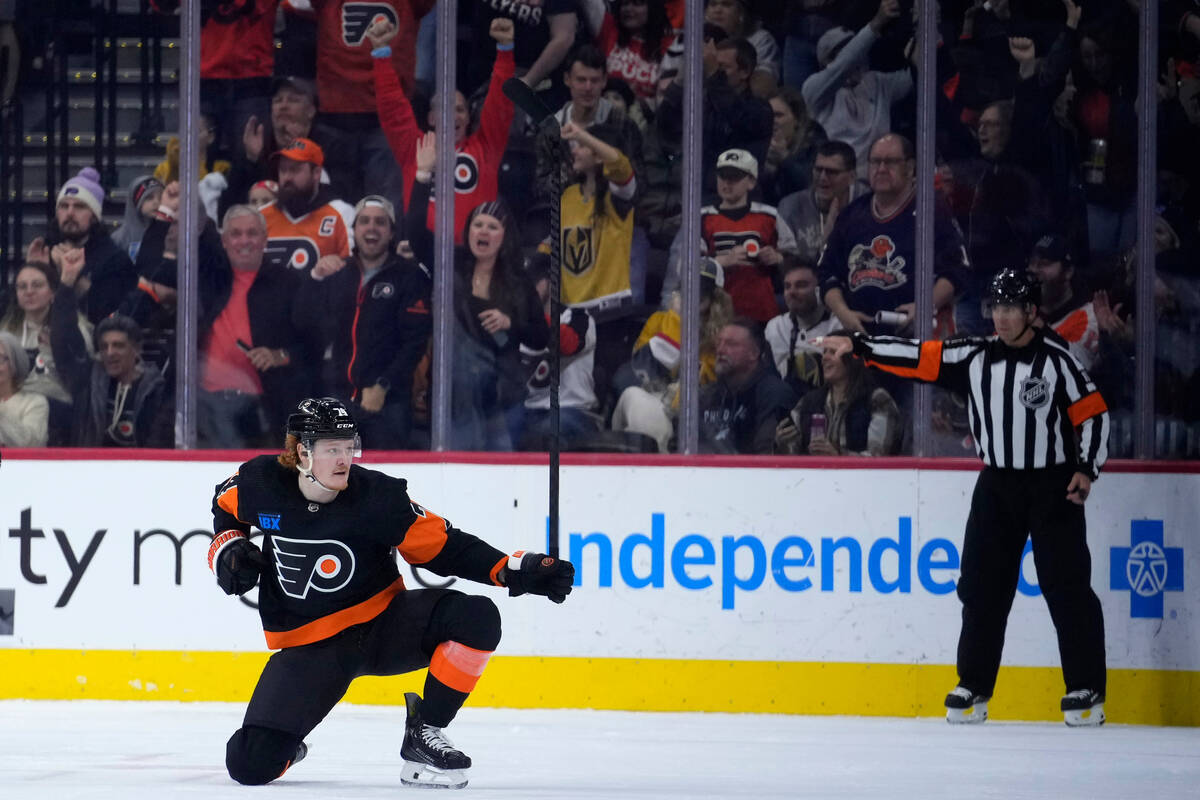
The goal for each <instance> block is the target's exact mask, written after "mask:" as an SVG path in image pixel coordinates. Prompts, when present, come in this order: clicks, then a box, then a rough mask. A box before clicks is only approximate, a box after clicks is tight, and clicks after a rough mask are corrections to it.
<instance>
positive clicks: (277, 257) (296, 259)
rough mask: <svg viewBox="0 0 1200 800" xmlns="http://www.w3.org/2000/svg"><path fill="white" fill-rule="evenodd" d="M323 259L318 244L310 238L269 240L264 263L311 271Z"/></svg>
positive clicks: (298, 237)
mask: <svg viewBox="0 0 1200 800" xmlns="http://www.w3.org/2000/svg"><path fill="white" fill-rule="evenodd" d="M320 257H321V251H320V249H319V248H318V247H317V243H316V242H314V241H313V240H312V239H309V238H308V237H300V236H295V237H280V238H278V239H268V240H267V249H266V251H265V252H264V254H263V261H264V262H266V263H268V264H270V265H271V266H277V267H291V268H292V269H311V268H312V266H313V265H314V264H316V263H317V259H319V258H320Z"/></svg>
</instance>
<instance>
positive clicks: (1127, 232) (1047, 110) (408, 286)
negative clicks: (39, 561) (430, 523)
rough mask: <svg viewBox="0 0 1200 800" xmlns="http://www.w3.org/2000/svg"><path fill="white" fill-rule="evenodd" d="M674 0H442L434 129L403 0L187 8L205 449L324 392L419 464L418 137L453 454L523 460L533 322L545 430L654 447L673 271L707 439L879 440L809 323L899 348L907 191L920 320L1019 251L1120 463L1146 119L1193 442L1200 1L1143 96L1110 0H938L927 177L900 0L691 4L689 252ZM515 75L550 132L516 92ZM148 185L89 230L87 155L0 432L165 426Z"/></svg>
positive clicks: (895, 401)
mask: <svg viewBox="0 0 1200 800" xmlns="http://www.w3.org/2000/svg"><path fill="white" fill-rule="evenodd" d="M684 5H685V4H684V3H683V2H682V0H460V2H459V4H458V8H459V19H458V26H457V31H456V39H457V41H458V52H457V57H458V67H459V68H458V71H457V73H458V91H457V92H456V93H455V97H454V98H453V100H452V102H453V105H454V120H455V123H454V130H453V132H452V133H451V132H449V131H436V132H435V131H434V123H435V122H436V121H437V113H436V108H437V107H438V98H437V97H436V96H431V94H430V86H431V82H430V80H429V75H428V73H427V70H426V71H425V74H423V75H422V74H421V73H422V67H421V66H420V65H421V64H428V63H430V62H431V59H432V51H431V50H430V48H431V47H432V46H433V43H434V42H435V41H436V40H435V38H434V37H431V36H429V35H428V33H429V26H431V25H432V24H433V23H434V15H432V14H431V13H430V12H431V11H432V10H433V2H432V0H380V2H376V3H371V4H367V5H363V4H352V3H344V2H337V1H336V0H288V1H287V2H285V3H279V2H277V0H240V1H239V2H231V3H225V4H222V5H221V6H220V7H219V8H220V11H219V12H217V11H214V12H213V13H211V14H210V13H208V11H207V9H208V8H209V6H208V5H207V4H206V5H205V9H206V12H205V16H204V24H203V38H202V71H201V79H202V81H201V104H202V107H203V111H204V114H203V116H202V117H201V119H200V120H199V124H200V125H201V128H202V130H201V136H200V139H201V142H202V145H203V147H202V152H200V153H198V154H197V157H198V158H199V159H200V167H201V176H202V196H203V197H204V199H205V211H206V213H205V214H204V215H203V218H202V220H201V226H202V233H201V236H200V255H199V263H198V264H197V265H196V270H197V274H198V275H199V284H200V317H201V321H202V324H201V331H200V338H199V340H198V341H197V343H196V344H197V347H198V351H199V354H200V375H201V379H200V380H201V384H200V387H199V388H200V393H199V401H200V402H199V415H200V416H199V433H200V441H201V444H202V445H204V446H211V447H245V446H255V445H258V444H262V443H264V442H266V441H269V440H271V439H273V437H274V436H275V434H277V432H278V430H279V429H280V423H281V420H282V414H283V413H284V411H285V410H286V409H287V408H288V407H290V406H291V405H293V404H294V403H295V401H296V400H297V399H299V398H301V397H304V396H308V395H312V394H329V395H333V396H337V397H339V398H342V399H344V400H346V401H347V402H350V403H353V404H354V407H355V410H356V415H358V416H359V422H360V426H361V429H362V431H363V435H364V439H365V440H366V444H367V445H368V446H370V447H375V448H380V447H383V448H420V447H425V446H428V427H429V416H428V415H429V406H430V399H429V387H430V353H431V348H430V336H431V330H432V325H431V322H432V315H433V314H434V313H436V310H435V309H433V307H432V306H433V304H432V299H431V287H432V278H431V276H432V270H433V267H434V256H433V238H432V230H433V227H434V220H435V214H434V205H435V198H434V197H433V177H434V171H435V169H436V163H437V159H436V147H437V143H438V142H441V143H443V144H445V145H446V146H449V145H450V144H451V143H452V144H453V147H454V151H455V158H454V175H453V185H454V191H455V215H454V237H455V242H456V245H457V248H458V249H457V253H456V256H455V260H454V263H453V264H447V265H445V266H446V268H447V269H452V270H453V274H454V303H453V307H452V308H449V309H446V310H445V311H446V313H449V314H452V315H453V319H454V328H455V337H454V341H455V351H454V354H453V363H452V381H451V390H452V393H453V396H452V399H451V407H452V420H451V426H450V427H451V431H452V437H451V438H452V441H451V446H452V447H455V448H461V449H491V450H509V449H517V448H539V447H544V446H545V441H546V434H547V433H548V431H547V428H546V422H547V420H546V417H547V414H546V410H547V409H548V405H549V403H548V399H547V384H548V380H547V375H548V370H549V360H548V358H547V353H546V347H547V342H548V338H549V331H550V325H551V324H558V325H559V326H560V328H559V331H560V346H561V349H562V362H563V367H562V370H563V371H562V376H561V381H562V393H563V394H562V398H563V400H562V405H563V419H564V435H565V441H566V443H567V446H568V447H576V448H581V449H589V448H595V449H605V448H619V449H635V450H642V451H647V452H649V451H669V450H670V449H672V448H673V447H674V442H675V440H676V437H677V435H678V422H677V420H678V410H679V386H678V380H679V373H680V369H679V367H680V364H679V361H680V345H679V342H680V339H681V329H682V320H681V317H680V315H681V313H682V303H681V301H680V294H679V289H680V285H681V279H682V274H683V271H684V270H697V271H698V272H699V275H700V283H701V289H702V300H701V308H700V314H701V319H700V328H701V352H700V359H701V367H700V380H701V401H700V402H701V415H702V417H701V447H702V450H704V451H708V452H720V453H788V454H794V453H807V454H818V455H835V454H842V453H857V454H869V455H886V454H892V453H899V452H905V451H906V449H907V448H908V447H909V446H910V443H911V436H910V434H911V411H912V398H911V394H910V390H908V389H907V388H906V385H905V384H902V383H890V382H887V381H886V380H885V381H883V382H881V381H880V379H877V378H876V377H873V376H872V375H871V374H870V373H868V372H866V371H864V370H863V369H862V368H861V364H858V363H857V362H854V361H853V360H848V359H843V358H840V357H837V356H834V355H832V354H830V353H826V352H822V351H821V349H820V348H819V347H818V346H817V344H815V343H814V340H815V339H817V338H818V337H820V336H821V335H824V334H827V333H830V332H832V331H834V330H835V329H838V330H844V331H867V332H871V333H896V334H898V335H906V334H911V333H912V332H913V331H914V324H913V318H914V315H915V311H916V305H917V299H918V298H917V297H916V294H915V291H914V282H915V263H916V259H917V245H916V236H915V220H916V185H917V181H918V180H920V179H921V176H922V175H925V176H931V179H932V180H933V181H934V185H935V188H936V191H935V208H934V209H933V227H934V240H935V243H934V251H935V252H934V263H933V265H932V266H933V273H934V276H935V279H934V285H933V291H932V295H931V296H930V297H928V298H924V299H923V300H924V303H925V305H926V306H927V307H931V308H932V309H933V311H934V314H935V334H936V335H937V336H939V337H950V336H957V335H988V334H990V333H991V332H992V331H991V328H990V320H986V319H984V318H983V317H982V315H981V313H980V300H981V296H980V295H981V290H982V288H983V287H985V286H986V285H987V283H988V281H989V280H990V278H991V276H992V275H993V274H994V273H995V272H996V271H997V270H999V269H1001V268H1003V267H1012V266H1018V267H1026V268H1028V269H1029V270H1030V271H1031V272H1032V273H1033V274H1034V275H1036V276H1037V278H1038V280H1039V281H1040V283H1041V284H1042V296H1043V302H1042V313H1041V324H1044V325H1046V326H1048V327H1051V328H1053V329H1054V330H1055V331H1056V332H1057V333H1058V335H1059V336H1061V337H1062V338H1064V339H1065V340H1066V341H1067V342H1068V343H1069V344H1070V346H1071V348H1072V350H1073V352H1074V353H1075V354H1076V356H1077V357H1078V358H1079V359H1080V360H1081V362H1082V363H1084V364H1085V366H1087V368H1088V369H1089V370H1090V371H1091V372H1092V375H1093V377H1094V378H1095V379H1096V380H1097V382H1098V383H1099V384H1100V388H1101V390H1102V392H1103V393H1104V395H1105V397H1106V399H1107V401H1108V404H1109V406H1110V409H1112V410H1113V412H1114V415H1113V418H1114V441H1113V443H1112V449H1113V452H1114V453H1116V454H1118V455H1129V454H1130V453H1131V443H1132V433H1131V431H1132V420H1131V417H1132V408H1133V398H1132V386H1133V384H1134V381H1133V377H1132V376H1133V366H1132V365H1133V355H1134V337H1133V330H1134V320H1133V318H1132V309H1134V307H1135V303H1134V294H1133V290H1134V283H1133V274H1134V269H1135V266H1134V261H1135V260H1134V257H1133V253H1134V245H1135V241H1134V239H1135V237H1134V232H1135V222H1136V216H1135V199H1136V177H1137V176H1136V164H1137V152H1136V142H1137V139H1136V131H1137V119H1138V114H1139V113H1149V112H1148V111H1147V109H1148V108H1156V109H1157V114H1158V119H1159V132H1160V141H1159V150H1158V167H1159V174H1158V198H1157V214H1158V216H1157V218H1156V236H1155V250H1156V252H1157V258H1156V261H1155V272H1156V283H1155V297H1154V303H1155V310H1156V325H1157V331H1158V359H1157V362H1156V381H1157V408H1156V409H1155V411H1156V413H1157V415H1158V418H1159V430H1158V435H1159V439H1160V441H1159V447H1160V452H1161V453H1163V454H1164V455H1176V456H1178V455H1185V456H1200V407H1198V405H1197V403H1196V402H1195V401H1194V400H1193V399H1192V398H1194V397H1198V396H1200V393H1197V392H1194V391H1192V389H1193V388H1194V386H1195V385H1196V384H1197V383H1198V382H1200V336H1198V335H1197V334H1198V333H1200V330H1198V328H1200V322H1197V321H1196V320H1200V314H1197V313H1195V312H1196V311H1197V310H1198V309H1197V306H1200V284H1198V283H1197V273H1196V268H1195V266H1194V264H1195V258H1194V256H1195V254H1196V252H1197V249H1198V248H1200V227H1198V225H1197V220H1198V219H1200V171H1198V170H1200V167H1198V166H1197V164H1198V163H1200V162H1197V160H1196V159H1195V158H1194V157H1193V151H1194V139H1195V134H1196V130H1195V129H1196V128H1197V127H1198V126H1200V111H1197V108H1198V107H1200V105H1198V103H1197V98H1198V97H1200V3H1197V2H1196V1H1195V0H1165V1H1164V2H1163V3H1162V6H1161V10H1160V13H1161V17H1162V19H1161V30H1160V32H1159V33H1160V49H1161V52H1160V65H1159V70H1160V72H1159V77H1160V85H1159V91H1158V93H1157V96H1156V97H1151V98H1139V97H1138V96H1137V80H1136V79H1137V62H1136V47H1135V46H1134V43H1135V42H1136V37H1133V36H1132V35H1131V33H1130V32H1132V31H1135V30H1136V29H1137V25H1138V16H1137V15H1138V0H1078V2H1076V0H1054V1H1053V2H1033V1H1032V0H1025V1H1024V2H1021V1H1020V0H988V2H981V1H980V0H944V1H943V2H941V3H940V4H939V10H940V15H939V17H938V19H937V20H936V21H935V26H936V35H935V36H933V37H932V38H933V39H934V40H936V43H937V53H936V58H935V61H936V69H937V75H936V80H935V83H936V87H937V89H936V94H935V96H936V103H937V125H936V128H937V138H936V142H935V151H936V163H935V164H931V165H918V163H917V160H916V157H915V148H914V144H913V142H914V139H915V135H916V91H915V87H916V85H917V82H918V81H917V78H918V75H917V72H916V65H917V64H918V63H919V62H920V53H918V52H917V49H916V46H915V42H916V26H917V25H918V24H924V21H922V20H917V18H916V14H915V11H914V9H913V6H914V3H913V2H912V1H911V0H791V2H777V1H775V0H706V2H704V3H703V9H704V15H705V18H704V46H703V53H702V54H700V57H701V59H702V64H703V66H702V71H703V82H704V85H703V147H702V152H701V153H700V154H698V155H699V157H700V159H701V167H702V175H703V180H702V191H703V198H702V210H701V212H700V214H701V217H700V220H698V223H699V228H698V230H699V231H700V241H697V242H688V241H684V240H683V237H682V220H681V216H680V215H681V201H680V196H679V195H680V191H681V169H682V161H683V154H682V153H681V147H682V139H683V125H684V115H683V96H684V78H683V70H682V69H681V67H682V64H683V59H684V58H685V56H686V54H685V53H684V52H683V37H682V30H681V28H682V24H683V13H684ZM368 6H369V7H368ZM156 7H157V8H158V10H159V11H160V12H162V13H171V12H172V11H173V10H174V9H173V8H172V7H171V6H170V4H169V3H165V2H159V3H157V4H156ZM364 9H366V10H364ZM933 22H934V21H931V23H933ZM422 29H424V30H425V32H426V35H421V31H422ZM276 39H278V40H279V41H280V43H281V47H280V48H277V47H276V46H275V40H276ZM277 53H278V58H276V54H277ZM513 76H516V77H518V78H520V79H521V80H523V81H525V82H526V84H528V85H529V87H530V88H531V89H533V90H534V91H535V92H536V94H537V95H538V96H539V98H540V99H541V100H542V101H543V102H544V103H545V105H546V106H547V107H548V108H550V109H551V110H552V111H553V118H554V120H555V121H556V122H557V123H558V124H557V126H550V125H545V124H542V125H540V126H539V125H537V124H535V122H534V121H532V120H530V119H529V118H528V117H526V115H525V114H524V113H523V112H522V111H520V110H519V109H515V108H514V107H513V104H512V102H511V101H510V100H509V99H508V98H507V97H506V96H505V94H504V92H503V91H502V86H503V83H504V81H505V80H506V79H508V78H510V77H513ZM448 101H449V99H448ZM178 165H179V151H178V144H177V142H176V143H174V144H172V145H171V146H169V147H168V151H167V158H166V160H165V161H164V162H163V163H162V164H161V165H160V167H159V169H158V170H156V171H155V173H154V174H153V175H146V176H142V177H139V178H137V179H136V180H135V181H134V182H133V183H132V185H131V186H130V187H129V193H128V200H127V211H126V214H125V218H124V220H123V223H122V225H121V227H120V228H119V229H118V230H117V231H116V233H115V234H113V235H111V236H110V234H109V233H108V230H109V229H108V228H107V227H106V226H105V225H104V224H103V223H102V220H101V206H102V204H103V199H104V189H103V188H102V187H101V186H100V185H99V183H98V176H97V175H96V174H95V172H94V171H93V170H90V169H88V170H84V171H83V172H81V173H80V174H79V175H77V176H75V177H73V178H72V179H71V180H69V181H67V182H66V184H64V185H63V186H62V187H61V190H60V191H59V193H58V206H57V212H56V217H55V219H54V220H52V221H51V224H50V227H49V230H48V231H47V233H46V236H45V237H44V238H40V239H39V240H38V241H36V242H35V243H34V244H33V245H32V246H31V247H30V249H29V252H28V254H27V257H26V258H25V260H24V262H23V264H22V265H21V268H20V269H19V270H18V271H17V272H16V273H15V283H14V285H13V287H12V291H11V292H10V299H9V301H8V305H7V308H6V309H5V311H4V313H3V318H2V319H0V330H2V331H4V332H6V333H5V334H3V335H0V443H5V444H13V443H18V442H24V443H41V442H45V441H49V443H51V444H80V445H84V444H88V445H97V444H99V445H128V444H147V443H159V442H164V441H165V440H166V439H169V438H170V434H169V430H168V429H169V425H164V424H163V417H164V415H167V416H169V412H170V409H171V408H172V406H173V400H172V392H173V368H172V364H171V363H170V361H171V358H170V354H171V353H172V352H173V348H172V346H171V341H172V338H171V337H172V336H173V327H174V326H173V314H174V304H175V287H176V285H177V275H176V264H177V258H176V252H175V251H176V239H177V235H178V234H177V229H178V221H177V217H178V198H179V187H178V184H177V183H176V182H175V181H176V180H177V178H178ZM918 167H919V168H918ZM556 172H559V173H561V175H560V176H556V175H555V173H556ZM555 177H561V178H562V180H561V182H558V181H555V180H554V179H555ZM556 185H557V186H561V187H563V190H562V195H561V196H560V197H554V196H552V194H553V191H554V189H553V187H555V186H556ZM559 201H561V204H562V215H561V220H562V221H561V227H560V230H558V231H553V230H550V204H551V203H554V202H559ZM554 236H559V237H560V243H561V255H562V267H561V269H562V272H561V283H562V287H563V289H562V292H563V300H564V302H565V304H566V310H565V311H564V313H563V315H562V317H561V319H559V320H551V319H550V311H549V309H550V306H549V299H548V295H547V292H548V289H547V286H548V283H549V281H548V268H549V267H548V264H549V258H548V255H547V253H548V252H549V250H550V247H549V240H550V238H551V237H554ZM112 315H116V316H115V317H114V316H112ZM113 319H115V320H117V322H115V323H114V322H112V320H113ZM15 349H20V350H21V351H22V352H20V353H18V352H15ZM97 359H98V360H97ZM26 362H28V363H26ZM93 362H94V363H93ZM39 396H40V397H44V398H45V402H40V401H38V400H36V399H31V398H36V397H39ZM934 407H935V414H934V426H935V430H936V432H937V434H938V435H937V437H936V441H937V452H939V453H941V454H946V455H958V454H962V455H966V454H969V453H970V452H971V449H972V445H971V442H970V437H969V432H968V431H967V430H966V429H965V411H964V410H963V406H962V404H961V402H958V401H957V400H956V399H955V398H952V397H948V396H943V395H938V396H937V397H936V398H935V403H934ZM164 409H165V411H164Z"/></svg>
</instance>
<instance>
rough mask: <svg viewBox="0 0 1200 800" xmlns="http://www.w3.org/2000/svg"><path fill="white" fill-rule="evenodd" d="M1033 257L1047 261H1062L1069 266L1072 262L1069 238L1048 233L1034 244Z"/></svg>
mask: <svg viewBox="0 0 1200 800" xmlns="http://www.w3.org/2000/svg"><path fill="white" fill-rule="evenodd" d="M1033 255H1034V256H1036V257H1038V258H1044V259H1046V260H1047V261H1061V262H1063V263H1064V264H1068V263H1070V261H1071V248H1070V246H1069V245H1068V243H1067V237H1065V236H1063V235H1062V234H1058V233H1048V234H1046V235H1045V236H1043V237H1042V238H1040V239H1038V240H1037V242H1035V243H1034V245H1033Z"/></svg>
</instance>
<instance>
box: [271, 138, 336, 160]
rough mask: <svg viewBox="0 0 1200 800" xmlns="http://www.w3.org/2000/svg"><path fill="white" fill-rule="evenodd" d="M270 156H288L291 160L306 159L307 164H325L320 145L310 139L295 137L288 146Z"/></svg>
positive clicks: (323, 153) (323, 152)
mask: <svg viewBox="0 0 1200 800" xmlns="http://www.w3.org/2000/svg"><path fill="white" fill-rule="evenodd" d="M271 158H290V159H291V160H292V161H307V162H308V163H309V164H316V165H317V166H318V167H320V166H323V165H324V164H325V151H324V150H322V149H321V145H319V144H317V143H316V142H314V141H313V140H312V139H297V140H296V141H294V142H292V143H291V145H289V146H288V147H285V148H283V149H282V150H278V151H276V152H275V153H273V154H272V155H271Z"/></svg>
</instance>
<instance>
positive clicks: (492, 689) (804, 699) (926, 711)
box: [0, 649, 1200, 726]
mask: <svg viewBox="0 0 1200 800" xmlns="http://www.w3.org/2000/svg"><path fill="white" fill-rule="evenodd" d="M268 656H269V654H268V653H214V652H175V651H125V650H83V651H80V650H16V649H8V650H0V675H2V676H4V677H3V679H2V680H0V699H18V698H20V699H30V700H182V701H196V702H201V701H203V702H245V701H247V700H249V699H250V693H251V691H252V690H253V689H254V684H255V682H256V681H257V680H258V675H259V673H260V672H261V671H262V667H263V664H265V663H266V660H267V658H268ZM424 679H425V671H424V670H420V671H418V672H414V673H410V674H408V675H401V676H397V677H392V678H376V677H365V678H360V679H359V680H357V681H355V683H354V685H353V686H352V687H350V691H349V693H347V695H346V701H347V702H351V703H363V704H373V705H399V706H402V705H403V704H404V692H406V691H420V690H421V687H422V685H423V682H424ZM954 683H955V672H954V668H953V667H951V666H946V665H939V664H921V665H916V664H844V663H827V664H826V663H797V662H774V661H684V660H669V659H633V658H543V657H534V656H495V657H493V658H492V660H491V661H490V662H489V663H488V668H487V670H486V671H485V672H484V674H483V678H482V679H481V680H480V681H479V684H478V686H477V687H476V688H475V691H474V692H473V693H472V695H471V698H470V700H469V703H470V704H471V705H474V706H481V707H503V708H594V709H611V710H628V711H724V712H750V713H779V714H849V715H856V716H889V717H933V716H941V715H942V714H944V713H945V711H944V709H943V707H942V698H943V697H945V694H946V692H947V691H948V690H949V689H951V688H952V687H953V686H954ZM1062 692H1063V685H1062V677H1061V673H1060V672H1059V670H1058V669H1057V668H1051V667H1004V668H1002V669H1001V670H1000V679H999V681H998V683H997V685H996V697H995V699H994V700H993V701H992V702H991V704H990V705H989V707H988V711H989V715H990V716H991V717H992V718H993V719H1001V720H1052V721H1058V720H1061V719H1062V715H1061V714H1060V713H1059V710H1058V701H1059V698H1060V696H1061V695H1062ZM1108 695H1109V701H1108V702H1107V703H1106V704H1105V711H1106V713H1107V715H1108V718H1109V720H1110V721H1112V722H1118V723H1132V724H1141V725H1191V726H1197V725H1200V672H1171V671H1165V670H1131V669H1113V670H1109V673H1108Z"/></svg>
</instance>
